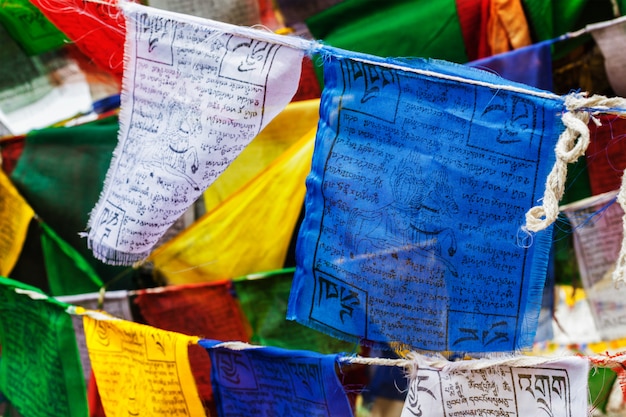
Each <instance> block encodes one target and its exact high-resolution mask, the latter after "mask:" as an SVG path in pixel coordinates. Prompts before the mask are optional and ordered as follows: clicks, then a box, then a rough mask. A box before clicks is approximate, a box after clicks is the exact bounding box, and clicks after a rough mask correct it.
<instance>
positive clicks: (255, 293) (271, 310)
mask: <svg viewBox="0 0 626 417" xmlns="http://www.w3.org/2000/svg"><path fill="white" fill-rule="evenodd" d="M292 279H293V269H292V268H291V269H287V270H278V271H273V272H268V273H265V274H254V275H253V276H251V277H250V278H243V279H237V280H235V281H234V282H233V285H234V288H235V291H236V294H237V299H238V300H239V303H240V304H241V308H242V310H243V312H244V314H245V315H246V318H247V319H248V322H249V323H250V327H251V329H252V337H251V341H252V342H253V343H254V344H257V345H263V346H274V347H280V348H283V349H295V350H310V351H314V352H319V353H337V352H351V351H353V350H354V349H355V345H351V344H350V343H346V342H344V341H342V340H338V339H335V338H333V337H330V336H328V335H326V334H324V333H322V332H319V331H316V330H314V329H311V328H309V327H306V326H303V325H301V324H299V323H296V322H294V321H290V320H287V319H286V316H287V302H288V300H289V292H290V290H291V283H292ZM219 340H224V339H219Z"/></svg>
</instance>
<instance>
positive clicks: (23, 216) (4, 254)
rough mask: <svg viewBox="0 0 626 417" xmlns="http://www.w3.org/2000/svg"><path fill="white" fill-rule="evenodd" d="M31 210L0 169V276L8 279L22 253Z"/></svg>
mask: <svg viewBox="0 0 626 417" xmlns="http://www.w3.org/2000/svg"><path fill="white" fill-rule="evenodd" d="M33 215H34V212H33V209H32V208H31V207H30V206H29V205H28V203H26V201H25V200H24V198H22V196H21V195H20V193H19V192H18V191H17V189H16V188H15V186H14V185H13V183H12V182H11V180H10V179H9V177H8V176H7V175H6V174H5V173H4V171H3V170H2V169H0V275H2V276H4V277H8V276H9V274H10V273H11V271H12V270H13V267H14V266H15V263H16V262H17V259H18V258H19V256H20V253H21V252H22V247H23V246H24V241H25V240H26V232H27V231H28V224H29V223H30V220H31V219H32V218H33Z"/></svg>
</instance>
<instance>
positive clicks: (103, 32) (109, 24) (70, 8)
mask: <svg viewBox="0 0 626 417" xmlns="http://www.w3.org/2000/svg"><path fill="white" fill-rule="evenodd" d="M32 3H33V4H34V5H35V6H37V8H38V9H39V10H41V12H42V13H43V14H44V15H45V16H46V17H47V18H48V19H49V20H50V21H51V22H52V23H54V25H55V26H56V27H57V28H59V29H60V30H61V31H62V32H63V33H64V34H65V35H66V36H67V37H68V38H69V39H70V40H71V41H73V42H74V43H75V44H76V46H78V48H79V49H80V50H81V51H82V52H83V53H84V54H85V55H87V56H88V57H90V58H91V59H92V60H93V61H94V62H95V63H96V64H97V65H98V66H99V67H101V68H102V69H104V70H106V71H109V72H110V73H111V74H113V75H115V77H116V79H117V80H118V82H120V83H121V81H122V75H123V71H124V66H123V57H124V37H125V35H126V30H125V26H124V25H125V22H124V17H123V16H122V14H121V13H120V11H119V9H118V8H117V4H116V3H115V2H114V1H111V2H108V1H100V2H89V1H82V0H52V1H50V0H33V1H32Z"/></svg>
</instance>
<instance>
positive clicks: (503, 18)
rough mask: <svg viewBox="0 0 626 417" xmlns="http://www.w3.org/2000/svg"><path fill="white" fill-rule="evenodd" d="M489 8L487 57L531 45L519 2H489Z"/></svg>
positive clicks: (516, 0)
mask: <svg viewBox="0 0 626 417" xmlns="http://www.w3.org/2000/svg"><path fill="white" fill-rule="evenodd" d="M489 6H490V7H489V18H488V20H487V28H488V29H487V38H488V43H489V55H497V54H501V53H504V52H508V51H512V50H514V49H518V48H522V47H524V46H528V45H530V44H531V43H532V39H531V36H530V30H529V28H528V23H527V22H526V15H525V13H524V9H523V7H522V2H521V0H490V1H489Z"/></svg>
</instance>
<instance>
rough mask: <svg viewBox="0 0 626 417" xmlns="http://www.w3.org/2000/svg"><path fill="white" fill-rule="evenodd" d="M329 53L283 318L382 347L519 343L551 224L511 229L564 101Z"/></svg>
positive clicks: (540, 178) (489, 347) (435, 70)
mask: <svg viewBox="0 0 626 417" xmlns="http://www.w3.org/2000/svg"><path fill="white" fill-rule="evenodd" d="M342 53H344V54H345V53H347V52H342ZM329 55H331V56H329V57H328V59H327V60H326V61H325V90H324V91H323V95H322V100H321V103H322V104H321V106H320V124H319V129H318V133H317V138H316V144H315V152H314V156H313V162H312V169H311V173H310V175H309V176H308V178H307V196H306V202H305V206H306V216H305V219H304V222H303V224H302V227H301V229H300V234H299V239H298V247H297V253H296V255H297V268H296V274H295V277H294V283H293V287H292V291H291V295H290V300H289V309H288V312H287V316H288V318H289V319H292V320H293V319H295V320H297V321H298V322H300V323H302V324H305V325H307V326H310V327H313V328H315V329H318V330H322V331H324V332H327V333H329V334H331V335H333V336H335V337H339V338H342V339H345V340H349V341H353V342H360V343H362V344H364V345H370V346H374V347H377V348H382V349H384V348H385V347H386V346H387V345H386V343H389V344H391V345H392V346H393V345H394V343H398V344H400V345H403V346H408V347H410V348H416V349H425V350H433V351H455V352H494V351H513V350H516V349H521V348H525V347H529V346H531V345H532V340H533V336H534V333H535V330H536V326H537V320H538V314H539V307H540V304H541V295H542V291H543V284H544V280H545V276H546V269H547V262H548V253H549V249H550V243H551V230H550V229H548V230H546V231H543V232H540V233H538V234H536V235H534V241H533V242H529V241H523V242H520V238H522V237H524V236H527V235H525V234H523V233H520V226H522V225H524V223H525V213H526V211H527V210H528V209H530V208H531V207H532V206H533V205H534V204H535V202H536V201H537V200H538V199H539V198H540V197H542V196H543V192H544V184H545V178H546V176H547V174H548V172H549V170H550V168H551V166H552V164H553V162H554V154H553V149H554V146H555V143H556V140H557V137H558V134H559V133H560V131H561V130H562V129H563V125H562V123H561V121H560V119H559V118H558V116H557V114H558V112H559V111H561V110H562V109H563V102H562V101H561V100H560V99H559V98H558V97H556V96H555V98H542V97H546V95H545V94H543V92H541V91H539V90H534V89H532V88H530V87H527V86H523V85H521V84H514V83H511V82H508V81H506V80H503V79H501V78H499V77H496V76H495V75H493V74H490V73H487V72H484V71H477V70H475V69H473V68H469V67H465V66H461V65H456V64H449V63H445V62H439V61H432V60H415V61H412V64H411V65H412V67H408V66H406V64H405V63H402V62H394V61H392V60H386V61H380V62H379V63H377V62H372V61H375V60H376V59H377V58H375V57H369V56H366V59H363V58H362V57H363V55H358V56H355V58H354V59H353V58H350V57H339V56H338V54H337V56H335V55H332V54H329ZM459 78H462V79H467V82H460V81H459ZM485 84H487V85H485ZM489 84H494V86H493V87H492V86H489ZM507 87H508V88H507ZM513 87H515V88H513ZM513 90H516V91H519V90H523V91H527V93H526V92H516V91H513ZM530 243H532V244H530ZM387 348H388V347H387Z"/></svg>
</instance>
